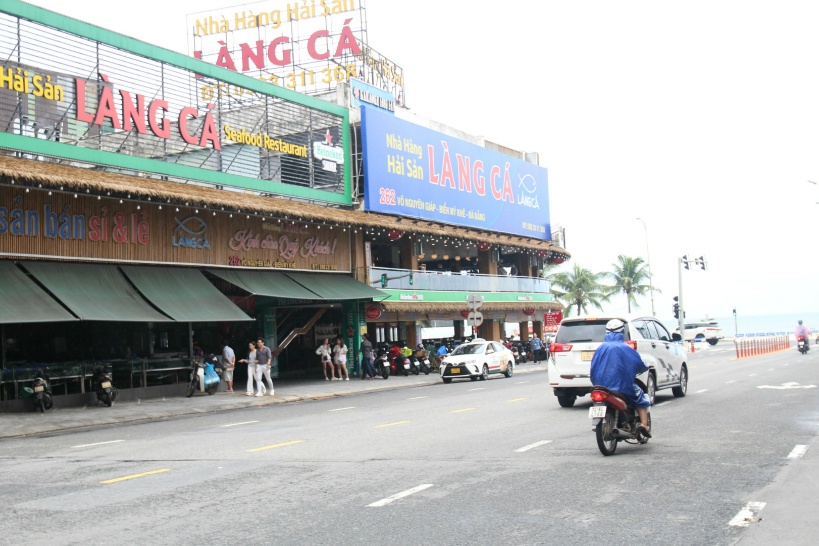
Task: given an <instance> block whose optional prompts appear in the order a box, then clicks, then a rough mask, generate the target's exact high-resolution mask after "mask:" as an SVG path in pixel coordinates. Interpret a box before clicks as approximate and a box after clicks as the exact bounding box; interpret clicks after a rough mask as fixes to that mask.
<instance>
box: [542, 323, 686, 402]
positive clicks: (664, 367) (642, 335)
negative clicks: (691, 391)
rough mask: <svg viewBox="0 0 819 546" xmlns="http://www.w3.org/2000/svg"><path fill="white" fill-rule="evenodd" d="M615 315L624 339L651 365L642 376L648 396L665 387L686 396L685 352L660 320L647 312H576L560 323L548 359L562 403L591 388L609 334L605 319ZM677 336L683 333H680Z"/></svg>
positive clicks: (675, 393) (551, 376) (558, 399)
mask: <svg viewBox="0 0 819 546" xmlns="http://www.w3.org/2000/svg"><path fill="white" fill-rule="evenodd" d="M614 318H617V319H620V320H622V321H623V322H624V323H625V324H626V327H625V331H624V334H623V338H624V340H625V342H626V343H627V344H628V345H630V346H631V347H632V348H633V349H635V350H636V351H637V352H638V353H639V354H640V358H642V359H643V363H645V365H646V366H647V367H648V371H647V372H645V373H644V374H642V375H640V376H638V379H640V381H642V382H643V384H644V385H645V386H646V389H645V391H646V396H647V397H648V398H649V400H651V403H652V404H653V403H654V396H655V393H656V391H658V390H661V389H673V391H674V396H678V397H681V396H685V394H686V392H687V390H688V366H687V365H686V363H685V358H686V353H685V351H684V350H683V348H682V346H681V345H680V344H678V343H675V342H674V341H673V340H672V336H671V334H670V333H668V330H667V329H666V327H665V326H663V324H662V323H661V322H660V321H658V320H657V319H655V318H654V317H646V316H631V317H615V316H596V317H572V318H565V319H563V321H562V322H561V323H560V326H559V327H558V329H557V335H556V336H555V339H554V341H553V342H552V347H551V351H552V358H551V360H550V361H549V385H550V386H551V387H552V389H553V390H554V393H555V396H557V401H558V402H559V403H560V405H561V406H562V407H564V408H570V407H572V406H573V405H574V402H575V400H577V397H578V396H585V395H587V394H589V393H590V392H591V389H592V383H591V360H592V357H593V356H594V351H596V350H597V348H598V347H599V346H600V345H601V344H602V343H603V338H605V337H606V323H607V322H608V321H610V320H611V319H614ZM676 338H677V339H679V335H676Z"/></svg>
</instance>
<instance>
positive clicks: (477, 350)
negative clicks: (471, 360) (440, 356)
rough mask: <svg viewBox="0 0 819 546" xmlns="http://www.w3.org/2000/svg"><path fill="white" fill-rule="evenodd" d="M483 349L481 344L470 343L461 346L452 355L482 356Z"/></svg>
mask: <svg viewBox="0 0 819 546" xmlns="http://www.w3.org/2000/svg"><path fill="white" fill-rule="evenodd" d="M484 347H486V346H485V345H484V344H483V343H470V344H469V345H461V346H460V347H458V348H457V349H455V350H454V351H453V352H452V355H453V356H455V355H482V354H483V350H484Z"/></svg>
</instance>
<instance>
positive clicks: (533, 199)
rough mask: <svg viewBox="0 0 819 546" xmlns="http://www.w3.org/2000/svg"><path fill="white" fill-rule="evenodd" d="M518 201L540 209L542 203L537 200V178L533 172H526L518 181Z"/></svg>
mask: <svg viewBox="0 0 819 546" xmlns="http://www.w3.org/2000/svg"><path fill="white" fill-rule="evenodd" d="M518 189H519V190H520V193H519V194H518V203H520V204H521V205H523V206H524V207H529V208H531V209H539V208H540V203H538V201H537V180H535V177H534V176H532V175H531V174H524V175H523V176H521V177H520V181H518Z"/></svg>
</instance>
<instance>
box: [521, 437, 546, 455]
mask: <svg viewBox="0 0 819 546" xmlns="http://www.w3.org/2000/svg"><path fill="white" fill-rule="evenodd" d="M551 443H552V441H551V440H541V441H540V442H535V443H534V444H529V445H528V446H523V447H521V448H518V449H516V450H515V453H524V452H526V451H529V450H530V449H535V448H536V447H540V446H545V445H546V444H551Z"/></svg>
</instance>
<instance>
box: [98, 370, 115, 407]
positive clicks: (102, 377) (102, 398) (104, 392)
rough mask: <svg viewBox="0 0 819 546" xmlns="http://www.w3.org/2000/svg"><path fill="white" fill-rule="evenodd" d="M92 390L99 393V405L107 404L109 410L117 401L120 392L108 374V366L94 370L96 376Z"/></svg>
mask: <svg viewBox="0 0 819 546" xmlns="http://www.w3.org/2000/svg"><path fill="white" fill-rule="evenodd" d="M91 388H92V389H94V392H96V393H97V404H99V403H100V402H103V403H105V405H106V406H108V407H109V408H110V407H111V406H112V405H113V403H114V401H115V400H116V399H117V394H119V390H117V388H116V387H115V386H114V384H113V382H112V381H111V375H110V374H109V373H108V370H107V367H106V366H102V365H100V366H96V367H95V368H94V375H93V377H92V378H91Z"/></svg>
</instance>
